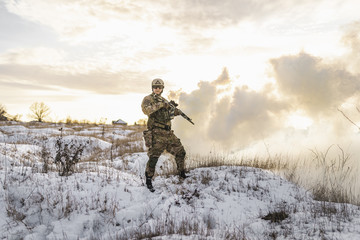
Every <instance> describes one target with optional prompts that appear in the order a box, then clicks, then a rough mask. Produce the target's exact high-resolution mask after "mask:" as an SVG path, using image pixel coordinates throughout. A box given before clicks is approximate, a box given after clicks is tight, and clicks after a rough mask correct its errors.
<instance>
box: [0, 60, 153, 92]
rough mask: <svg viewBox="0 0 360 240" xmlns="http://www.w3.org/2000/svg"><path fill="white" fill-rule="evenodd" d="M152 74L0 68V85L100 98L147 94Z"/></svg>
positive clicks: (24, 67)
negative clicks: (75, 92)
mask: <svg viewBox="0 0 360 240" xmlns="http://www.w3.org/2000/svg"><path fill="white" fill-rule="evenodd" d="M152 75H154V74H153V72H136V71H122V72H108V71H106V70H102V69H93V70H90V71H89V72H87V73H77V72H76V71H73V72H69V71H67V70H64V69H62V68H55V67H48V66H39V65H21V64H0V79H3V80H2V81H0V84H7V85H9V83H8V81H10V80H11V81H15V82H14V83H13V84H12V85H13V86H15V85H18V83H17V82H19V81H21V82H22V83H23V84H24V85H23V86H24V87H26V85H31V86H32V88H33V87H34V86H39V87H40V88H41V87H44V86H46V87H51V88H56V87H57V88H59V87H60V88H68V89H78V90H84V91H91V92H94V93H99V94H126V93H146V92H148V91H149V86H148V85H149V79H151V78H150V77H149V76H152Z"/></svg>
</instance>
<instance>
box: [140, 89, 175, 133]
mask: <svg viewBox="0 0 360 240" xmlns="http://www.w3.org/2000/svg"><path fill="white" fill-rule="evenodd" d="M161 99H162V97H161V96H160V95H157V96H156V94H155V93H152V94H150V95H148V96H146V97H145V98H144V99H143V101H142V104H141V109H142V111H143V112H144V113H145V114H146V115H147V116H148V117H149V119H148V123H147V126H148V129H152V128H154V127H160V128H167V129H170V128H171V119H172V116H171V115H172V113H171V111H170V109H167V108H165V106H166V105H165V104H164V103H163V102H162V101H161ZM173 115H175V116H176V115H178V112H177V111H176V110H175V113H173Z"/></svg>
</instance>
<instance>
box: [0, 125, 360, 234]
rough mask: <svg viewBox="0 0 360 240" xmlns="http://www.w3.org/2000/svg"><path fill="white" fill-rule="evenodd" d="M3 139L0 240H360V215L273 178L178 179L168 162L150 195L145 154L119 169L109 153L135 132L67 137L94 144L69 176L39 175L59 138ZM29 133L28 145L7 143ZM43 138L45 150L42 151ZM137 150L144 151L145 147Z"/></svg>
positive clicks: (48, 132) (219, 173) (212, 170)
mask: <svg viewBox="0 0 360 240" xmlns="http://www.w3.org/2000/svg"><path fill="white" fill-rule="evenodd" d="M0 130H2V131H3V133H4V135H6V136H3V138H0V160H1V163H0V171H1V175H0V176H1V177H0V181H1V189H0V239H27V240H30V239H142V238H144V239H148V238H151V239H242V238H244V239H275V238H276V239H359V238H360V229H359V228H358V225H359V224H360V210H359V207H358V206H355V205H350V204H341V203H329V202H321V201H315V200H314V199H313V198H312V195H311V193H310V192H308V191H306V190H304V189H302V188H301V187H299V186H297V185H295V184H293V183H291V182H289V181H287V180H285V179H284V178H282V177H280V176H277V175H276V174H274V173H272V172H270V171H266V170H262V169H257V168H252V167H241V166H220V167H208V168H197V169H192V170H190V171H189V172H188V175H189V177H188V178H187V179H185V180H182V179H179V177H178V176H177V175H176V174H175V175H174V174H173V173H174V172H175V161H174V159H173V158H172V157H171V155H169V154H163V155H162V156H161V157H160V159H159V161H158V164H157V167H156V173H157V175H156V177H155V179H154V181H153V185H154V187H155V189H156V191H155V192H154V193H151V192H150V191H148V189H147V188H146V187H145V185H144V182H145V180H144V176H143V173H144V169H145V164H146V161H147V155H146V152H145V151H142V152H129V153H124V154H123V155H121V156H116V157H115V158H114V159H113V160H112V161H111V160H110V158H109V157H108V155H107V154H105V153H104V152H106V151H109V149H110V148H111V147H112V144H111V136H112V135H113V131H117V134H118V135H119V136H120V135H121V136H123V139H127V136H128V135H129V133H130V132H132V131H133V130H122V129H118V130H114V129H109V130H107V132H106V134H105V137H103V136H102V130H101V128H98V129H96V128H95V129H94V128H92V129H83V130H81V131H80V132H83V133H86V132H91V133H92V134H89V135H91V136H88V135H87V134H79V132H78V131H74V130H73V129H67V133H68V134H69V135H66V136H64V137H63V141H66V142H70V141H72V140H73V141H76V142H77V143H86V144H87V147H86V150H85V154H84V159H85V160H83V161H82V162H81V163H79V164H78V165H77V168H76V172H75V173H73V174H72V175H70V176H59V174H58V172H57V171H55V170H54V171H49V172H48V173H42V172H41V171H39V169H41V167H34V166H38V165H39V164H40V165H41V164H42V158H41V156H40V153H41V151H42V149H43V148H44V147H46V148H47V149H49V150H50V152H51V155H54V154H55V151H56V149H55V147H54V144H55V141H56V139H57V138H58V137H59V134H60V132H59V131H58V130H57V129H56V128H54V127H53V128H51V127H49V128H41V129H36V128H34V129H31V130H29V128H26V127H23V126H1V127H0ZM97 130H99V131H97ZM29 131H31V135H30V136H28V137H26V138H21V143H16V142H14V141H15V138H12V137H11V136H10V135H11V134H12V133H15V132H16V133H17V134H23V135H27V134H28V132H29ZM94 133H95V134H94ZM96 134H98V138H97V137H96V136H95V135H96ZM44 136H45V137H46V139H47V140H46V141H45V142H40V141H39V139H42V137H44ZM106 136H107V137H106ZM9 139H11V141H10V140H9ZM19 139H20V138H19ZM132 140H134V139H132ZM129 141H130V140H129ZM135 141H138V142H135V143H134V144H138V145H143V142H142V140H141V138H139V139H138V140H135ZM10 142H11V143H10ZM94 149H97V150H99V151H100V152H102V153H103V154H102V155H101V154H100V155H99V154H98V152H97V151H95V150H94ZM95 153H96V154H98V155H96V156H97V160H96V161H94V159H92V158H91V156H92V155H93V154H95ZM25 158H26V159H25ZM86 159H92V160H91V161H90V160H86ZM281 211H283V212H286V213H287V214H288V217H287V218H285V219H284V220H282V221H279V222H271V221H269V220H264V219H263V217H264V216H266V215H268V214H269V213H274V212H281Z"/></svg>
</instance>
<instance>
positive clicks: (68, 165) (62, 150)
mask: <svg viewBox="0 0 360 240" xmlns="http://www.w3.org/2000/svg"><path fill="white" fill-rule="evenodd" d="M86 144H89V142H86ZM86 144H84V143H78V141H76V140H74V139H72V140H71V141H70V142H66V141H64V139H63V138H62V137H58V138H57V140H56V144H55V147H56V156H55V164H56V165H57V166H58V169H59V175H60V176H68V175H70V174H71V173H72V172H74V166H75V164H76V163H78V162H79V161H80V159H81V156H82V154H83V151H84V148H85V147H86Z"/></svg>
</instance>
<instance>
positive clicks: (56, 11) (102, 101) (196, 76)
mask: <svg viewBox="0 0 360 240" xmlns="http://www.w3.org/2000/svg"><path fill="white" fill-rule="evenodd" d="M359 9H360V3H358V1H356V0H330V1H329V0H327V1H325V0H319V1H310V0H302V1H288V0H273V1H266V0H224V1H215V0H207V1H205V0H197V1H192V0H183V1H166V0H159V1H150V0H131V1H130V0H129V1H119V0H117V1H115V0H88V1H86V2H85V1H82V0H49V1H44V0H42V1H41V0H1V1H0V104H3V105H4V106H5V107H6V108H7V110H8V113H9V114H13V115H15V114H22V115H23V117H22V119H23V120H30V119H28V114H29V113H30V110H29V107H30V105H31V104H32V103H34V102H44V103H45V104H47V105H48V106H49V107H50V109H51V115H50V118H51V120H52V121H59V120H63V119H65V118H66V117H67V116H70V117H71V118H72V119H78V120H81V119H87V120H90V121H99V120H100V119H106V120H107V122H111V121H112V120H116V119H119V118H121V119H123V120H125V121H127V122H128V123H130V124H132V123H134V122H135V121H137V120H139V119H142V118H146V116H145V115H144V114H143V113H142V111H141V108H140V105H141V101H142V99H143V98H144V96H146V95H147V94H150V93H151V80H152V79H154V78H158V77H159V78H162V79H163V80H164V81H165V89H164V93H163V95H164V96H165V97H169V98H173V99H174V100H177V101H178V102H179V103H180V105H179V107H180V108H181V109H183V111H184V112H186V111H187V112H186V113H188V115H189V116H190V117H192V118H193V120H194V121H195V126H194V127H193V126H190V127H189V126H187V125H186V124H188V123H187V122H186V121H185V120H183V119H182V120H179V119H176V121H175V123H176V124H177V126H175V127H176V128H177V129H178V130H179V131H180V136H181V137H182V138H183V139H184V143H185V144H186V145H189V146H191V145H192V142H193V141H194V144H195V142H196V144H199V143H201V144H200V145H203V146H202V147H199V148H201V149H206V151H209V150H208V149H207V147H205V145H206V146H216V147H219V148H228V147H235V148H240V149H242V148H243V146H249V145H250V144H255V145H256V144H262V145H263V146H267V143H266V141H267V139H270V138H274V139H272V140H271V142H274V143H275V142H276V141H280V142H284V141H285V142H288V143H292V144H298V143H299V142H300V143H301V142H309V141H308V140H306V139H307V138H308V137H309V136H312V138H311V139H313V140H314V141H315V140H317V141H318V142H322V143H323V144H324V145H326V144H325V142H326V143H328V142H329V141H330V142H331V141H332V139H340V138H344V136H350V135H351V134H353V132H357V131H356V130H358V129H356V127H355V126H353V125H352V124H351V123H349V121H347V120H346V119H345V118H344V117H343V116H342V115H341V114H340V113H339V111H338V109H341V110H342V111H344V112H345V113H346V114H348V115H349V116H350V117H351V118H352V119H353V120H354V121H357V119H356V118H357V117H358V116H357V114H358V115H360V114H359V113H358V112H357V111H356V107H357V105H356V104H357V103H358V99H359V94H358V93H359V88H360V80H359V79H360V78H359V74H360V69H359V68H358V66H359V63H360V56H359V50H360V35H359V30H360V17H359V14H358V10H359ZM185 110H186V111H185ZM196 123H198V124H196ZM354 128H355V129H354ZM280 132H281V134H280ZM193 133H197V136H201V137H200V139H198V138H194V137H192V134H193ZM348 134H350V135H348ZM290 135H291V136H295V135H296V136H298V135H300V136H301V137H302V138H301V139H302V140H299V139H300V138H291V139H297V140H289V139H287V138H286V136H287V137H288V136H290ZM280 136H281V137H280ZM284 136H285V137H284ZM304 136H306V137H307V138H304ZM329 136H333V137H329ZM339 136H341V137H340V138H339ZM275 138H276V139H275ZM357 138H358V136H353V135H351V137H346V139H347V140H349V139H357ZM324 139H325V140H326V141H323V140H324ZM265 140H266V141H265ZM269 141H270V140H269ZM292 141H295V142H292ZM354 141H355V140H354ZM259 142H260V143H259ZM331 143H332V144H337V143H336V142H331ZM353 144H354V143H353V140H351V141H350V142H346V143H345V145H346V146H350V145H353ZM267 150H269V149H267Z"/></svg>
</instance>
